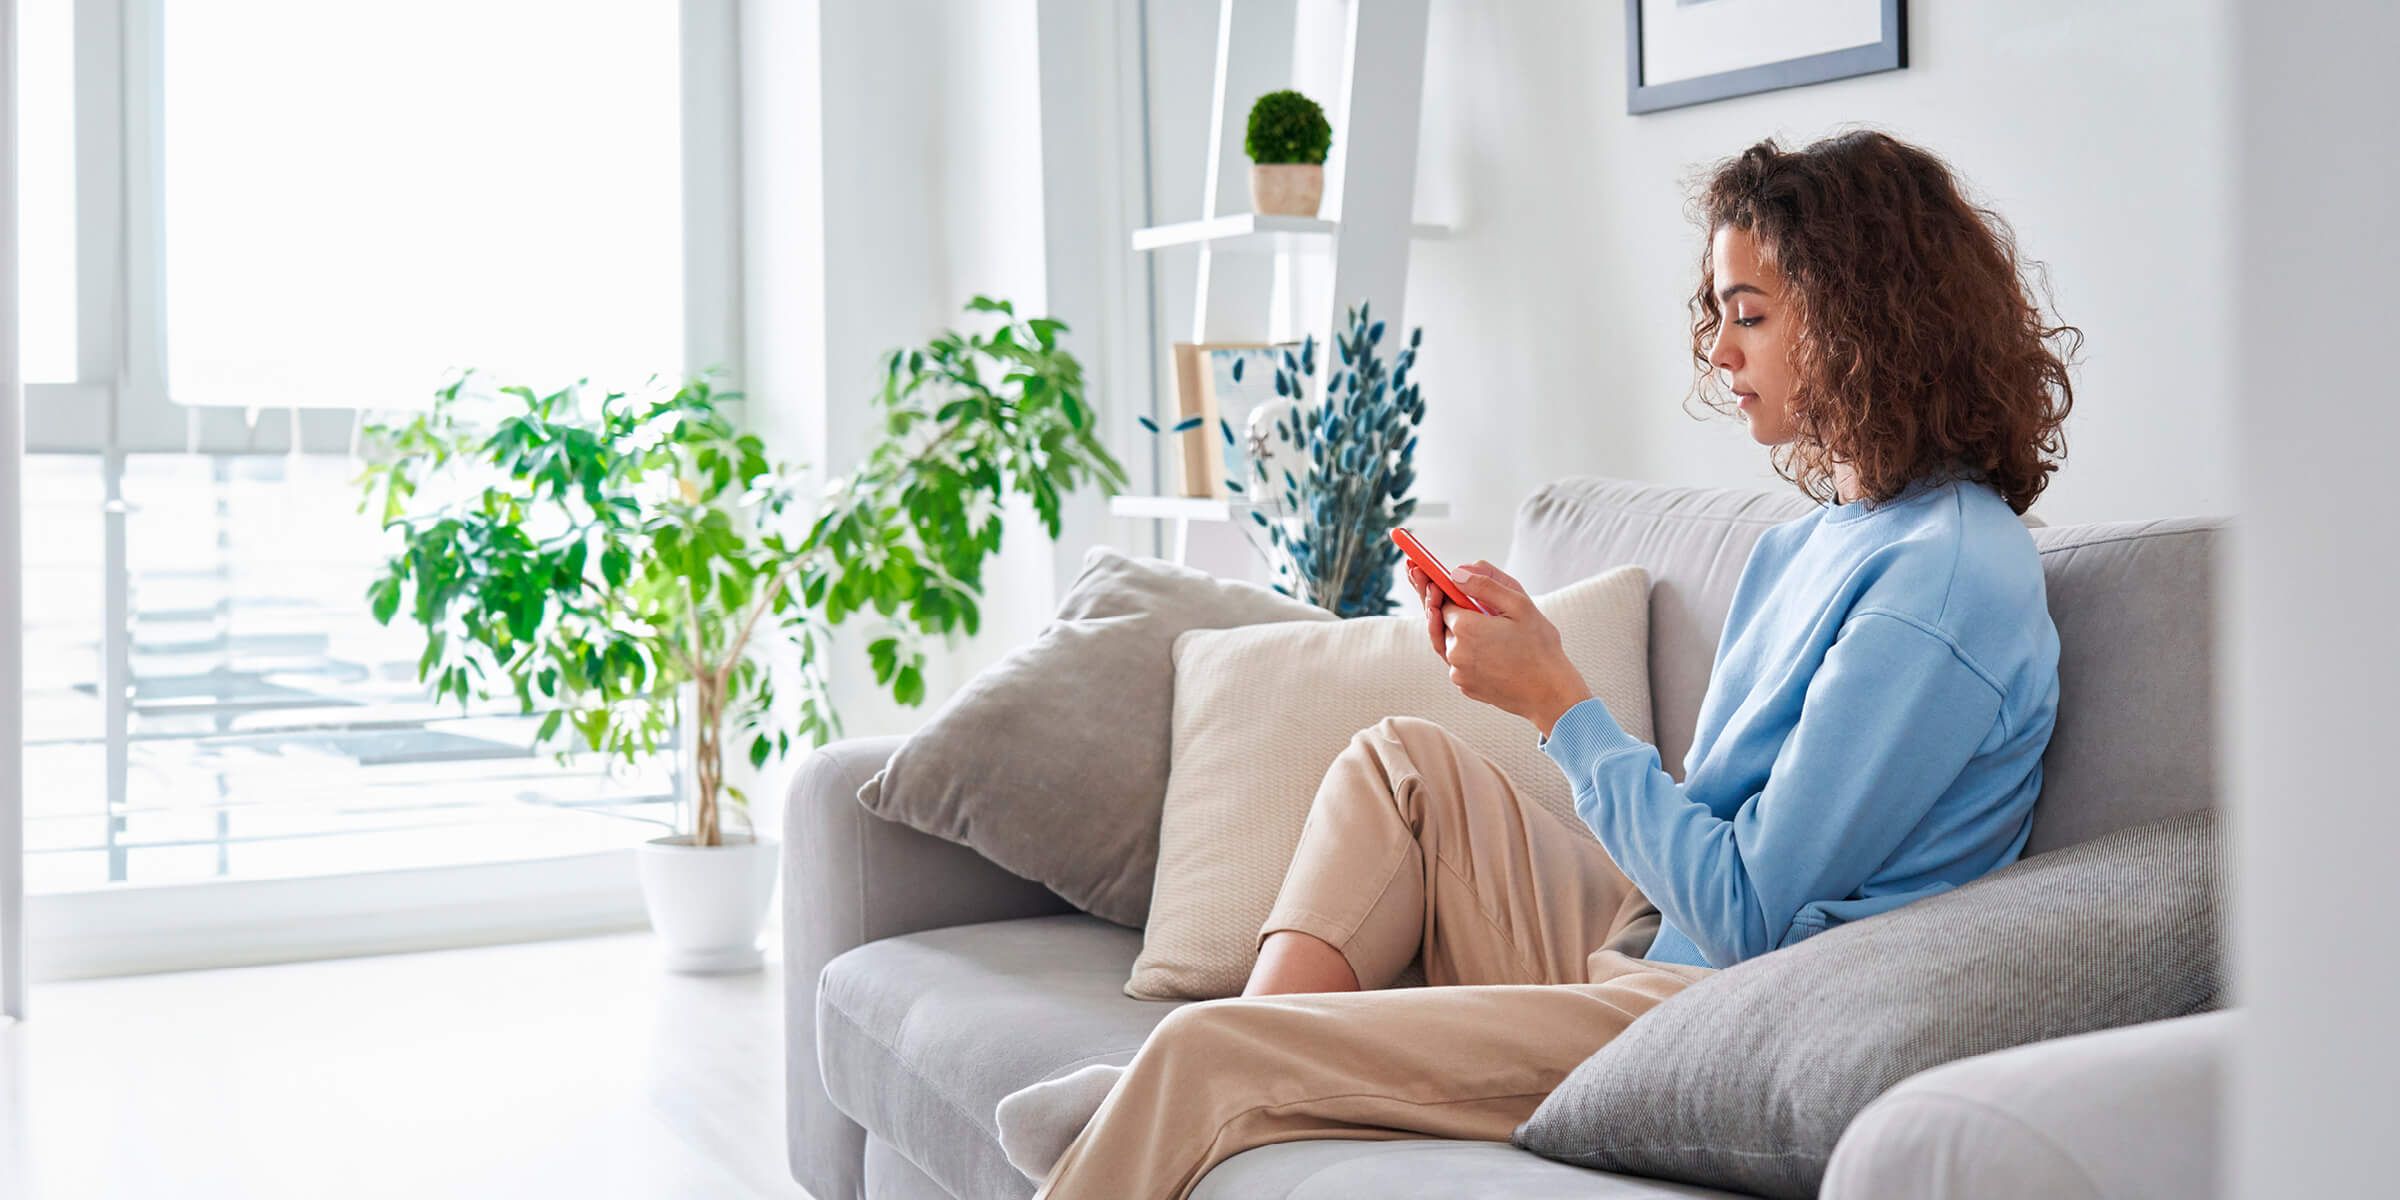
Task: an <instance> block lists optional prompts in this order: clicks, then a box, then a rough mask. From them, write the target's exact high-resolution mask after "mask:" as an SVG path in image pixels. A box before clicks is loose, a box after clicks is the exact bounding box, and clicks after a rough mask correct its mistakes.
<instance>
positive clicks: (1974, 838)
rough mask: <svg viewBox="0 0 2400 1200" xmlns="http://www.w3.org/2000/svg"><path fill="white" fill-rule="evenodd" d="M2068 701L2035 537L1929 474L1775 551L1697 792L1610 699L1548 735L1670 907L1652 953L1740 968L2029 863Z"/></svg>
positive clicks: (1757, 563)
mask: <svg viewBox="0 0 2400 1200" xmlns="http://www.w3.org/2000/svg"><path fill="white" fill-rule="evenodd" d="M2057 711H2058V633H2057V631H2056V629H2054V628H2053V627H2052V626H2051V623H2050V612H2049V609H2048V607H2047V606H2046V604H2045V602H2044V599H2043V589H2042V568H2041V563H2040V561H2039V559H2038V558H2037V557H2036V556H2035V553H2034V548H2033V538H2032V535H2031V534H2029V533H2028V532H2027V531H2026V529H2025V526H2024V524H2023V523H2022V522H2021V521H2019V520H2018V519H2017V516H2016V514H2015V513H2013V512H2011V511H2009V508H2008V505H2007V503H2006V502H2005V501H2003V500H2002V499H2001V498H2000V496H1999V494H1998V493H1997V492H1995V491H1993V490H1992V489H1991V488H1990V487H1988V486H1986V485H1984V484H1982V483H1977V482H1970V481H1962V480H1958V479H1951V478H1942V477H1928V478H1926V479H1922V480H1919V481H1918V482H1917V483H1915V484H1912V485H1911V486H1910V487H1909V488H1908V489H1907V490H1905V491H1903V492H1902V493H1901V494H1900V495H1899V496H1896V497H1894V498H1893V499H1891V500H1890V501H1887V502H1885V503H1882V504H1872V503H1869V502H1866V501H1858V502H1853V503H1849V504H1839V505H1832V506H1828V507H1822V508H1819V509H1818V510H1817V511H1816V512H1814V513H1811V514H1810V515H1808V516H1805V517H1802V518H1800V519H1798V520H1795V521H1791V522H1788V523H1786V524H1783V525H1779V526H1776V527H1775V528H1774V529H1771V530H1769V531H1768V532H1767V533H1766V534H1765V535H1764V536H1763V537H1761V538H1760V539H1759V542H1758V545H1757V547H1756V548H1755V549H1753V550H1752V551H1751V553H1750V560H1749V562H1748V563H1747V564H1745V565H1744V566H1743V568H1742V578H1741V582H1740V584H1739V585H1738V586H1737V588H1736V589H1735V593H1734V598H1733V606H1732V610H1731V611H1730V612H1729V613H1728V614H1727V616H1726V621H1725V632H1724V636H1723V637H1722V639H1721V640H1720V641H1719V642H1718V643H1717V656H1716V668H1715V673H1714V674H1713V675H1712V676H1711V677H1710V679H1709V682H1708V693H1707V695H1706V696H1705V697H1704V698H1703V699H1702V701H1701V703H1700V722H1699V727H1698V729H1697V731H1696V732H1695V734H1694V736H1693V739H1692V748H1691V752H1690V753H1689V754H1688V755H1686V756H1685V757H1684V782H1682V783H1680V784H1679V783H1677V782H1675V780H1674V778H1673V777H1672V776H1670V775H1668V774H1667V773H1666V772H1665V771H1663V770H1661V769H1660V765H1659V758H1658V751H1656V750H1655V749H1652V748H1651V747H1650V746H1649V745H1648V744H1646V743H1644V742H1642V741H1640V740H1638V739H1636V738H1634V737H1633V736H1632V735H1630V734H1628V733H1626V732H1625V730H1624V729H1623V728H1621V727H1620V726H1619V725H1618V724H1617V722H1616V720H1615V718H1613V717H1611V716H1610V715H1609V712H1608V709H1607V707H1606V706H1605V705H1603V704H1601V702H1600V701H1599V700H1598V699H1591V700H1586V701H1584V702H1582V703H1581V704H1577V705H1576V706H1575V707H1573V708H1570V709H1568V710H1567V712H1566V714H1565V715H1563V716H1561V717H1560V718H1559V719H1558V721H1557V723H1556V724H1555V725H1554V726H1553V727H1552V729H1551V731H1550V736H1549V737H1547V738H1541V739H1538V744H1539V745H1540V747H1541V749H1542V752H1543V753H1544V754H1547V755H1549V756H1550V760H1551V761H1552V762H1555V763H1557V764H1558V767H1559V769H1560V770H1562V771H1564V772H1566V775H1567V779H1568V780H1569V781H1570V782H1571V783H1572V784H1573V785H1574V788H1575V811H1576V812H1577V814H1579V815H1580V816H1581V817H1582V818H1583V821H1584V823H1585V824H1586V825H1589V826H1591V829H1592V832H1593V833H1594V834H1596V835H1598V836H1599V839H1600V844H1601V845H1603V846H1605V847H1607V849H1608V852H1609V854H1610V855H1611V856H1612V857H1614V858H1615V859H1616V861H1617V865H1618V866H1619V867H1621V868H1623V869H1624V871H1625V874H1626V876H1627V877H1628V878H1630V879H1631V880H1632V881H1633V882H1634V883H1635V885H1637V886H1639V887H1640V888H1641V889H1642V892H1643V894H1644V895H1646V896H1648V897H1649V898H1650V901H1651V903H1653V904H1656V905H1657V906H1658V908H1659V912H1660V913H1661V914H1662V915H1663V917H1664V924H1663V925H1662V926H1661V928H1660V929H1659V932H1658V939H1657V941H1656V942H1655V943H1653V944H1652V946H1651V948H1650V952H1649V954H1648V955H1647V957H1649V958H1650V959H1652V960H1655V961H1662V962H1677V963H1691V964H1694V965H1698V966H1713V967H1724V966H1731V965H1732V964H1734V963H1736V962H1740V961H1741V960H1743V959H1746V958H1752V957H1755V956H1757V955H1760V954H1764V953H1766V952H1767V951H1769V950H1773V949H1776V948H1778V947H1781V946H1789V945H1792V944H1793V943H1795V942H1798V941H1800V940H1802V939H1803V938H1807V937H1809V936H1810V935H1812V934H1816V933H1821V932H1823V931H1824V930H1826V929H1829V928H1832V927H1833V926H1835V925H1838V924H1841V923H1843V922H1845V921H1855V920H1857V919H1859V918H1861V917H1867V916H1872V915H1874V914H1876V913H1880V912H1883V911H1886V910H1888V909H1893V908H1897V907H1899V906H1900V905H1903V904H1906V903H1908V902H1909V901H1911V900H1918V899H1922V898H1924V897H1926V896H1930V895H1933V894H1935V893H1937V892H1941V891H1946V890H1948V889H1950V888H1953V887H1957V886H1958V885H1960V884H1963V883H1966V882H1968V881H1970V880H1973V879H1975V878H1976V877H1977V876H1980V875H1983V874H1985V873H1987V872H1989V871H1993V870H1996V869H1998V868H2000V867H2003V866H2006V865H2008V864H2009V863H2011V862H2013V861H2015V860H2016V858H2017V855H2018V854H2019V853H2020V852H2021V851H2022V850H2023V849H2024V847H2025V837H2026V835H2027V834H2028V833H2029V832H2031V830H2032V827H2033V802H2034V798H2035V797H2036V796H2037V795H2039V794H2040V792H2041V788H2042V750H2043V748H2044V747H2046V746H2048V745H2049V744H2050V729H2051V726H2052V724H2053V722H2054V719H2055V717H2056V714H2057Z"/></svg>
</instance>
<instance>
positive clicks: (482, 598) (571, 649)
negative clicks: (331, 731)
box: [362, 296, 1125, 971]
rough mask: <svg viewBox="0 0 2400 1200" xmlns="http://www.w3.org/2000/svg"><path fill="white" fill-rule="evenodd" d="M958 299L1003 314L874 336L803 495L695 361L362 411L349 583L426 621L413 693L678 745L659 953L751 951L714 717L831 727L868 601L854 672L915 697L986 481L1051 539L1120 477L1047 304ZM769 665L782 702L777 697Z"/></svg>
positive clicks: (759, 846) (745, 864)
mask: <svg viewBox="0 0 2400 1200" xmlns="http://www.w3.org/2000/svg"><path fill="white" fill-rule="evenodd" d="M968 308H969V310H970V311H976V312H985V313H997V314H1000V315H1001V317H1002V318H1003V322H1002V324H1001V325H1000V326H999V327H998V328H997V329H995V330H992V331H990V332H988V333H973V334H962V333H959V332H957V331H949V332H945V333H943V334H942V335H941V336H939V337H937V338H935V339H933V340H932V341H931V342H929V343H927V344H926V345H924V346H921V347H917V348H913V349H905V350H895V351H893V352H891V354H890V355H889V356H887V358H886V360H885V368H886V369H885V373H884V380H883V383H882V387H881V389H880V391H879V401H880V404H881V406H882V408H883V409H884V410H885V427H884V435H883V437H882V438H881V439H880V441H879V442H878V443H877V444H876V445H875V446H874V448H873V449H872V450H871V451H870V452H869V453H868V455H867V457H866V459H865V460H864V461H863V463H862V464H861V465H860V467H859V468H858V470H857V471H855V472H853V473H852V474H851V475H849V476H847V477H845V478H843V479H841V480H838V481H835V482H834V483H833V484H831V485H829V486H828V487H826V488H825V489H824V495H823V497H822V499H821V500H820V501H819V502H817V503H816V504H814V505H804V504H803V503H802V502H801V500H800V498H799V496H798V494H797V491H796V487H795V483H794V478H795V470H794V468H791V467H788V466H780V465H777V464H774V463H771V462H770V461H769V460H768V458H767V455H766V452H765V448H764V446H763V445H762V444H761V443H760V441H759V439H758V438H756V437H755V436H752V435H750V434H747V433H744V432H742V431H741V430H740V429H739V428H738V426H737V425H736V424H735V422H734V420H733V418H732V416H731V415H730V414H729V413H728V412H727V411H726V410H725V408H724V402H725V401H727V400H729V399H732V398H733V397H732V396H731V395H730V394H728V393H724V392H720V391H718V390H716V389H715V388H714V387H713V386H712V385H711V383H710V382H709V381H708V380H707V379H698V380H693V381H691V382H688V383H685V384H683V385H682V386H681V387H677V388H674V389H673V390H672V391H668V390H666V389H665V388H663V387H661V388H654V389H652V390H650V391H644V392H636V393H631V394H628V393H624V392H614V391H612V392H607V393H605V394H599V395H595V394H594V393H593V392H592V391H591V390H590V389H588V388H586V387H584V386H583V385H581V384H578V385H576V386H572V387H568V388H565V389H562V390H559V391H556V392H552V393H549V394H547V395H543V394H540V393H537V392H535V391H534V390H533V389H530V388H525V387H513V386H512V387H502V388H497V389H486V388H483V387H480V386H478V385H479V384H480V380H478V379H476V378H475V377H474V376H472V375H469V376H464V377H461V378H459V379H456V380H453V381H451V382H450V383H449V384H448V386H446V387H444V388H443V389H441V390H440V391H439V392H438V393H437V394H436V396H435V400H434V404H433V406H432V407H431V408H430V409H428V410H426V411H424V412H421V413H417V414H413V415H412V416H410V417H409V418H407V419H405V420H403V421H399V422H395V423H381V422H378V423H375V424H373V425H370V426H369V428H368V430H367V438H366V442H365V457H366V459H367V470H366V473H365V474H364V475H363V476H362V483H363V484H364V488H365V492H366V496H365V499H364V501H363V502H362V503H370V504H380V509H381V513H382V520H383V524H384V527H385V528H386V529H387V530H389V531H392V532H393V533H395V534H396V535H397V536H398V537H399V539H400V548H399V550H398V551H397V552H396V553H395V554H393V555H392V557H391V559H390V560H389V562H388V565H387V568H386V570H385V572H384V573H383V574H382V575H381V576H380V577H379V578H378V579H376V581H375V582H374V583H373V585H372V586H371V587H370V588H369V590H368V601H369V603H370V605H371V606H372V609H373V612H374V615H375V617H376V619H377V620H378V621H382V622H386V623H389V622H390V621H391V620H392V619H393V618H395V617H398V616H401V615H403V614H405V616H406V619H407V620H408V621H409V623H411V624H413V625H415V626H417V627H419V628H421V629H422V630H423V631H424V634H425V648H424V651H423V654H422V656H421V657H420V658H419V659H418V663H417V673H418V677H419V678H420V679H422V680H424V681H426V682H427V683H428V684H429V685H430V686H431V689H432V692H433V695H434V696H435V698H436V699H437V700H444V699H453V698H454V699H456V700H457V701H458V702H459V703H460V705H461V706H462V707H464V706H465V705H467V704H468V703H469V702H470V701H471V700H473V699H477V698H485V699H489V698H496V697H500V696H513V697H514V698H515V699H516V701H517V704H518V707H519V709H520V711H523V712H526V713H532V712H536V711H542V712H544V713H545V715H544V716H543V718H542V720H541V723H540V726H539V728H538V729H537V731H536V734H535V740H536V741H537V742H538V743H540V744H544V745H549V746H551V747H552V748H554V749H556V750H558V751H559V752H560V753H561V754H562V755H563V754H565V753H568V752H570V751H574V750H586V751H593V752H597V753H599V754H601V755H603V756H605V757H606V758H608V759H609V760H611V761H612V762H619V763H631V762H634V761H637V760H639V759H642V758H644V757H646V756H648V755H650V754H652V753H654V752H656V751H658V750H659V749H660V748H661V747H668V746H675V745H678V744H683V743H688V750H689V752H690V758H689V763H690V770H689V771H688V772H686V773H685V776H686V777H685V778H684V779H683V780H682V787H683V789H684V792H685V794H684V795H683V797H682V799H683V800H684V801H686V802H687V804H686V807H687V808H688V810H689V812H690V814H691V821H690V823H689V826H688V828H684V829H681V830H679V831H677V832H676V833H674V834H673V835H671V836H668V837H662V838H658V839H656V840H654V841H652V842H650V843H648V844H647V845H645V846H642V847H640V849H639V852H638V853H637V856H636V860H637V863H638V864H639V867H640V871H641V877H642V884H643V895H644V899H645V901H646V902H647V904H648V906H649V909H650V914H651V921H652V924H653V926H654V927H655V928H656V929H657V930H658V933H659V935H660V938H661V941H662V942H663V943H664V944H665V947H666V951H667V953H666V961H667V965H668V966H669V967H670V968H672V969H677V970H696V971H705V970H732V969H742V968H746V967H751V966H755V965H757V963H758V961H759V950H758V945H757V939H758V931H759V927H760V924H761V922H762V921H763V920H764V917H765V913H766V905H767V901H768V898H769V895H770V894H771V892H772V890H773V885H774V879H775V862H776V860H775V854H774V846H773V844H772V843H771V842H768V841H766V840H765V839H761V838H759V837H757V836H755V834H753V833H751V832H749V831H748V830H747V828H745V829H744V830H743V831H742V832H740V833H739V834H737V835H735V836H728V835H727V832H726V830H725V828H724V823H723V819H722V818H723V810H724V809H725V808H728V807H730V808H732V809H734V810H735V811H736V812H737V813H740V814H741V815H743V816H745V817H746V815H747V814H746V810H745V808H744V797H743V796H742V794H741V793H740V791H739V790H737V789H735V788H732V787H729V786H727V784H726V782H725V753H726V744H727V740H728V737H729V736H730V737H732V738H735V739H746V740H747V743H748V745H747V749H746V753H747V757H748V759H749V761H750V762H751V764H752V765H753V766H761V767H763V766H764V765H765V764H766V763H767V762H768V760H770V759H772V758H776V757H779V756H781V755H783V754H784V753H786V752H787V751H788V750H789V748H790V746H791V743H792V741H793V740H794V739H795V738H800V739H806V740H808V741H810V742H812V743H813V744H820V745H821V744H823V743H824V742H826V741H829V740H831V739H833V738H835V737H838V736H840V732H841V724H840V719H839V716H838V715H837V714H836V713H835V711H834V708H833V704H832V700H831V696H830V691H829V688H828V686H827V678H826V674H825V659H826V657H827V655H825V653H824V648H825V647H826V646H828V645H830V644H831V640H832V626H834V625H836V624H839V623H840V622H842V621H843V620H844V619H846V618H847V617H850V616H852V615H859V614H864V613H866V612H867V611H868V610H869V609H872V610H873V611H874V613H875V614H876V615H877V616H878V617H879V618H881V619H883V620H884V621H885V622H886V623H887V624H888V625H889V626H890V629H889V631H888V632H887V635H886V636H882V637H878V638H876V639H874V640H873V641H871V642H870V643H869V645H868V648H867V649H868V658H869V660H870V663H871V665H872V667H873V669H874V673H875V678H876V681H877V683H878V684H879V685H886V686H889V687H890V688H891V691H892V695H893V696H894V698H895V699H897V700H898V701H900V702H901V703H903V704H909V705H915V704H920V703H922V702H923V701H924V698H925V681H924V666H925V653H924V650H923V645H924V643H925V641H926V639H927V638H928V637H930V636H935V635H948V634H950V633H952V632H954V631H957V630H961V629H963V630H964V631H965V632H966V633H968V634H973V633H974V632H975V629H976V625H977V621H978V617H979V610H980V603H981V600H982V595H983V593H982V584H981V576H982V569H983V564H984V560H985V559H986V558H987V557H988V556H990V555H991V554H993V553H995V552H997V551H998V549H999V547H1000V537H1001V522H1000V518H999V513H1000V503H1001V500H1002V497H1003V495H1004V489H1006V488H1014V489H1015V490H1017V491H1018V492H1020V493H1024V494H1027V495H1029V496H1030V498H1031V500H1032V503H1033V506H1034V508H1035V510H1036V512H1037V513H1038V514H1039V516H1040V517H1041V519H1042V522H1043V524H1044V525H1045V526H1046V527H1047V529H1048V530H1049V533H1050V536H1051V537H1052V538H1053V539H1055V538H1056V537H1057V536H1058V533H1059V503H1060V498H1061V496H1062V495H1063V494H1065V493H1066V492H1069V491H1072V490H1073V489H1074V488H1075V487H1076V486H1077V485H1078V483H1079V482H1081V481H1083V480H1085V479H1087V478H1088V479H1097V480H1099V481H1101V482H1102V483H1103V484H1104V485H1106V486H1108V487H1110V488H1112V489H1121V488H1122V487H1123V486H1124V485H1125V473H1124V470H1123V469H1122V468H1121V467H1120V466H1118V464H1117V463H1116V461H1115V460H1114V459H1113V458H1111V457H1110V456H1109V454H1108V452H1107V450H1106V449H1105V448H1104V447H1103V446H1102V445H1101V444H1100V442H1099V441H1098V440H1097V438H1096V437H1095V436H1094V434H1093V430H1092V422H1091V415H1090V413H1089V410H1088V409H1086V408H1085V406H1084V404H1083V398H1082V397H1083V381H1082V379H1083V377H1082V368H1081V366H1080V365H1079V364H1078V363H1077V362H1076V360H1075V358H1074V356H1073V355H1071V354H1069V353H1067V352H1066V351H1065V350H1064V349H1062V348H1060V347H1059V346H1058V344H1057V338H1058V335H1059V334H1060V333H1062V332H1064V331H1065V329H1066V326H1065V325H1064V324H1062V323H1060V322H1057V321H1053V320H1047V319H1043V318H1035V319H1032V320H1019V319H1018V318H1017V317H1016V316H1015V312H1014V309H1013V308H1011V307H1010V305H1009V304H1008V303H1007V302H1005V301H998V300H991V299H988V298H986V297H982V296H978V297H976V298H975V300H974V301H973V302H972V303H970V304H969V305H968ZM811 509H813V510H814V514H813V517H811V516H809V515H808V513H807V511H806V510H811ZM775 667H784V668H787V669H788V670H787V671H785V672H783V673H782V675H781V679H780V681H781V682H784V683H786V684H788V685H789V686H791V688H792V689H793V690H794V691H795V692H796V693H797V705H796V710H797V711H796V715H789V714H786V713H785V712H782V711H779V710H778V706H777V704H776V698H777V697H776V686H777V683H778V682H779V673H778V672H777V671H776V670H774V669H773V668H775ZM743 824H744V825H745V827H746V826H747V821H746V820H745V821H744V822H743Z"/></svg>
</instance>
